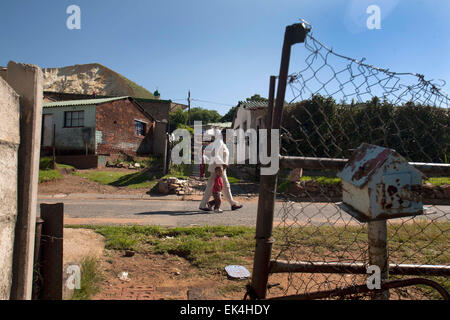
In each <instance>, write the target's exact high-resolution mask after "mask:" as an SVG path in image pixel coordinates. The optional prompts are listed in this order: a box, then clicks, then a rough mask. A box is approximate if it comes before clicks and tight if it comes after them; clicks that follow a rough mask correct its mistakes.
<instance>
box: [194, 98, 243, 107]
mask: <svg viewBox="0 0 450 320" xmlns="http://www.w3.org/2000/svg"><path fill="white" fill-rule="evenodd" d="M191 101H198V102H205V103H213V104H220V105H223V106H228V107H234V105H232V104H228V103H222V102H214V101H207V100H200V99H191Z"/></svg>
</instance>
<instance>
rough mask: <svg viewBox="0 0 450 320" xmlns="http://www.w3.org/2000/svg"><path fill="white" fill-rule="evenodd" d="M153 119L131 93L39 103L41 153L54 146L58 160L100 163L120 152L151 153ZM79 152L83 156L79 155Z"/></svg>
mask: <svg viewBox="0 0 450 320" xmlns="http://www.w3.org/2000/svg"><path fill="white" fill-rule="evenodd" d="M155 124H156V121H155V119H154V117H153V116H152V115H150V114H149V113H148V112H147V111H145V109H144V108H143V107H142V106H141V105H140V104H139V103H138V102H137V101H136V100H135V99H133V98H131V97H115V98H102V99H86V100H69V101H56V102H47V103H44V104H43V122H42V142H41V147H42V150H41V153H43V154H49V153H51V152H52V150H53V145H54V146H55V149H56V154H57V156H58V157H60V158H61V157H62V156H65V158H64V159H61V160H63V161H61V162H62V163H67V164H72V165H75V166H78V167H80V168H81V167H97V166H101V165H102V164H104V163H105V162H106V160H113V159H114V158H117V157H118V155H119V154H120V153H126V154H130V155H149V154H153V153H154V145H155V141H154V135H153V133H154V129H155ZM80 155H83V157H80Z"/></svg>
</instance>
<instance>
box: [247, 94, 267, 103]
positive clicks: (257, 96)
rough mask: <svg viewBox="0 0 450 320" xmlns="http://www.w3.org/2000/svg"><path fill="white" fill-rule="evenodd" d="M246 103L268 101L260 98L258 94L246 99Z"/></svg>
mask: <svg viewBox="0 0 450 320" xmlns="http://www.w3.org/2000/svg"><path fill="white" fill-rule="evenodd" d="M246 100H247V101H262V102H264V101H268V99H266V98H264V97H261V96H260V95H259V94H257V93H255V94H254V95H252V96H251V97H250V98H247V99H246Z"/></svg>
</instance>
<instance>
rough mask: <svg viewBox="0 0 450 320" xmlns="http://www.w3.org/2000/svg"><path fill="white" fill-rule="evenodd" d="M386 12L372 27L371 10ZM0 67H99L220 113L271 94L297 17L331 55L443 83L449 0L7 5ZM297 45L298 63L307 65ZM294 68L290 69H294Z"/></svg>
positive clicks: (46, 0)
mask: <svg viewBox="0 0 450 320" xmlns="http://www.w3.org/2000/svg"><path fill="white" fill-rule="evenodd" d="M72 4H75V5H78V6H79V7H80V8H81V30H69V29H67V27H66V20H67V18H68V16H69V15H68V14H67V13H66V8H67V7H68V6H69V5H72ZM371 4H375V5H378V6H379V7H380V9H381V29H379V30H369V29H368V28H367V27H366V19H367V18H368V17H369V14H367V13H366V8H367V7H368V6H369V5H371ZM0 14H1V17H2V19H1V20H0V39H1V45H0V65H6V64H7V63H8V61H10V60H14V61H18V62H26V63H33V64H36V65H39V66H40V67H43V68H44V67H61V66H67V65H73V64H85V63H92V62H98V63H101V64H103V65H105V66H107V67H109V68H111V69H113V70H115V71H117V72H119V73H121V74H123V75H125V76H126V77H128V78H129V79H131V80H133V81H135V82H137V83H138V84H140V85H142V86H144V87H145V88H147V89H148V90H150V91H152V92H153V91H154V90H155V89H156V88H158V90H159V91H160V92H161V97H162V98H163V99H172V100H174V101H177V102H180V103H183V102H185V101H183V100H180V99H185V98H186V97H187V91H188V89H190V90H191V97H192V98H193V99H198V100H205V101H211V102H218V103H220V104H213V103H205V102H199V101H195V100H194V101H193V102H192V106H202V107H205V108H209V109H216V110H217V111H218V112H219V113H221V114H224V113H226V112H227V111H228V109H229V108H230V106H231V105H236V104H237V102H238V101H239V100H244V99H245V98H246V97H249V96H251V95H253V94H254V93H259V94H261V95H263V96H267V91H268V82H269V76H270V75H277V74H278V71H279V65H280V57H281V47H282V40H283V34H284V29H285V27H286V26H287V25H289V24H292V23H296V22H298V21H299V19H300V18H303V19H305V20H307V21H308V22H309V23H310V24H311V25H312V26H313V29H312V32H313V35H314V37H315V38H317V39H318V40H320V41H321V42H323V43H324V44H326V45H327V46H329V47H332V48H333V49H334V50H335V51H337V52H339V53H342V54H344V55H347V56H351V57H354V58H358V59H360V58H362V57H365V58H366V62H367V63H369V64H373V65H376V66H379V67H383V68H389V69H391V70H393V71H399V72H414V73H421V74H424V75H425V76H426V78H427V79H443V80H445V81H447V84H446V85H445V86H444V88H443V89H444V90H445V91H447V92H449V91H450V90H449V88H450V59H449V52H450V38H449V36H448V33H449V31H450V19H448V17H449V16H450V1H447V0H426V1H423V0H422V1H419V0H381V1H380V0H315V1H308V0H303V1H300V0H276V1H275V0H272V1H269V0H252V1H250V0H227V1H213V0H209V1H207V0H190V1H181V0H179V1H175V0H160V1H153V0H152V1H150V0H145V1H144V0H129V1H119V0H108V1H106V0H95V1H92V0H91V1H85V0H77V1H76V0H70V1H66V0H58V1H57V0H54V1H50V0H43V1H27V0H2V1H1V2H0ZM301 49H302V47H301V46H300V45H296V47H294V49H293V52H292V58H291V61H292V64H293V65H295V64H296V62H297V61H296V58H298V59H301V58H300V57H301ZM295 71H296V70H295V69H291V70H290V72H295Z"/></svg>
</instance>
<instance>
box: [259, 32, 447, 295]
mask: <svg viewBox="0 0 450 320" xmlns="http://www.w3.org/2000/svg"><path fill="white" fill-rule="evenodd" d="M292 68H295V70H299V71H298V72H295V73H290V74H289V76H288V79H287V89H286V98H285V100H287V104H285V106H284V109H283V120H282V122H281V128H280V134H281V150H280V154H281V156H296V157H314V158H322V159H324V158H333V159H348V158H349V157H351V155H352V153H353V152H354V151H355V149H356V148H358V146H359V145H360V144H361V143H363V142H364V143H370V144H373V145H378V146H382V147H387V148H391V149H394V150H396V151H397V152H398V153H399V154H400V155H401V156H403V157H404V158H405V159H406V160H407V161H409V162H426V163H441V164H445V163H449V162H448V161H449V160H450V159H449V157H450V149H449V145H450V144H449V142H450V129H449V128H450V126H449V124H450V114H449V103H450V99H449V97H448V96H447V95H446V94H445V93H444V92H443V91H442V90H441V89H440V87H439V84H440V83H439V81H428V80H426V79H425V77H424V76H422V75H420V74H413V73H397V72H393V71H391V70H388V69H382V68H377V67H374V66H371V65H369V64H366V63H365V62H364V59H362V60H356V59H353V58H349V57H346V56H343V55H341V54H338V53H336V52H334V51H333V50H332V49H329V48H328V47H326V46H325V45H324V44H322V43H321V42H319V41H318V40H316V39H315V38H314V37H313V36H312V35H311V34H307V36H306V39H305V41H304V43H303V44H299V45H298V46H297V47H296V51H295V53H294V54H293V58H292V61H291V64H290V69H291V70H292ZM317 163H318V165H316V166H314V168H313V167H309V168H305V167H304V168H303V169H300V168H298V169H292V168H286V166H284V167H285V168H282V169H281V170H280V172H279V174H278V183H277V198H278V201H279V202H280V203H279V204H280V205H279V206H275V208H276V209H275V217H274V227H275V228H274V230H273V236H274V238H275V239H276V241H275V243H274V245H273V248H272V255H271V266H272V267H271V271H270V276H269V281H268V284H269V288H271V289H269V291H268V297H269V298H274V297H280V296H281V297H283V296H296V298H298V299H304V298H331V299H336V298H345V299H349V298H350V299H352V298H354V299H367V298H371V297H373V292H372V291H369V292H367V291H364V290H359V289H360V288H361V286H363V287H364V286H365V285H366V281H367V278H368V277H369V274H367V272H366V268H367V267H368V266H369V256H368V246H369V240H368V224H367V223H364V222H360V221H358V220H357V219H355V218H354V217H352V216H351V215H350V214H348V213H347V212H345V211H344V210H342V209H341V207H340V206H338V205H337V202H339V201H342V183H341V180H340V179H339V178H338V177H337V176H336V173H337V171H338V170H336V168H335V167H332V166H329V165H328V162H327V161H320V160H318V161H317ZM439 168H440V167H439V166H436V167H435V169H434V170H429V171H426V176H425V177H424V178H423V185H422V194H423V203H424V205H425V206H426V207H427V210H426V213H425V214H423V215H419V216H415V217H406V218H397V219H390V220H388V221H387V239H388V244H387V245H388V262H389V265H390V266H389V269H390V274H389V280H395V279H400V280H405V279H411V278H417V277H421V278H427V279H429V280H433V281H435V282H437V283H439V284H440V285H441V286H442V287H444V288H446V289H447V290H450V280H449V268H450V250H449V243H450V241H449V240H450V177H448V176H447V175H448V171H446V170H445V171H444V170H442V171H441V170H440V169H439ZM406 265H410V268H409V269H408V271H405V269H406V268H407V267H408V266H406ZM432 266H440V267H436V268H434V269H433V268H432ZM431 269H432V270H431ZM430 270H431V271H430ZM433 270H434V271H433ZM413 282H414V281H412V282H411V283H410V284H414V285H410V284H409V285H408V284H407V283H406V282H404V283H403V284H404V285H400V286H399V287H395V286H392V287H391V288H389V293H390V299H434V298H440V297H441V296H440V295H439V293H438V291H436V290H434V289H433V288H431V287H429V286H425V285H423V283H419V284H418V283H413ZM419 282H420V281H419ZM275 284H276V285H275ZM358 286H359V287H358ZM345 288H347V289H348V288H350V290H343V289H345ZM351 288H353V289H351Z"/></svg>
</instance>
